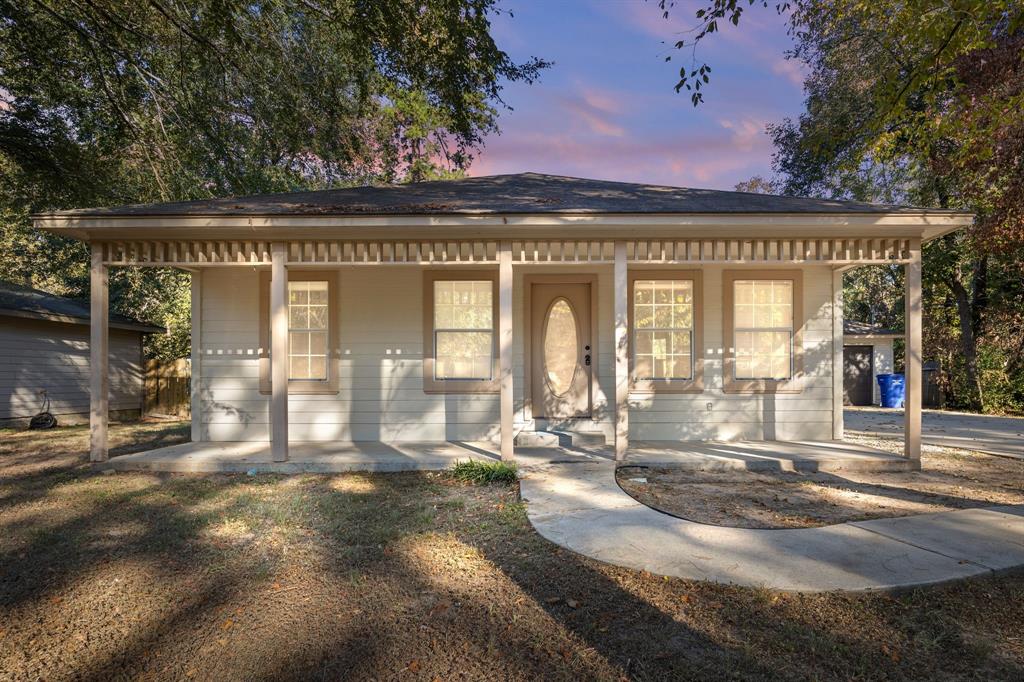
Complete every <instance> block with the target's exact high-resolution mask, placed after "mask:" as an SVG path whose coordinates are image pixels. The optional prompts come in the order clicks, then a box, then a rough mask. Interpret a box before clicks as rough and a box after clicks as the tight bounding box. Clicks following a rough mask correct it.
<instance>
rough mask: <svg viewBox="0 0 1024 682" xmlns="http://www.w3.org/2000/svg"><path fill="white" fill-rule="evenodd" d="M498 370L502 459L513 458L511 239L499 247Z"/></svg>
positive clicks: (508, 459)
mask: <svg viewBox="0 0 1024 682" xmlns="http://www.w3.org/2000/svg"><path fill="white" fill-rule="evenodd" d="M498 369H499V372H500V375H499V378H500V382H501V459H502V460H503V461H510V460H511V459H512V457H513V449H514V448H513V439H514V437H515V435H514V434H513V433H512V418H513V414H514V406H513V403H512V242H511V241H508V240H503V241H502V242H501V243H500V244H499V250H498Z"/></svg>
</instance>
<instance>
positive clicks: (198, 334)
mask: <svg viewBox="0 0 1024 682" xmlns="http://www.w3.org/2000/svg"><path fill="white" fill-rule="evenodd" d="M191 318H192V328H191V332H190V334H189V343H190V345H191V346H192V367H191V375H192V377H191V379H189V386H190V387H191V396H190V397H191V405H192V407H191V412H192V442H193V443H198V442H199V441H201V440H203V402H202V393H201V392H200V390H199V384H200V383H201V382H202V375H203V368H202V364H203V353H202V343H203V271H202V270H193V271H192V314H191Z"/></svg>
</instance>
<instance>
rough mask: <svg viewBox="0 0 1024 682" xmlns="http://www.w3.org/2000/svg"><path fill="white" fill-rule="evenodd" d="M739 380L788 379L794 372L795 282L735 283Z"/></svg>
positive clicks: (735, 342)
mask: <svg viewBox="0 0 1024 682" xmlns="http://www.w3.org/2000/svg"><path fill="white" fill-rule="evenodd" d="M733 324H734V331H733V346H734V357H735V374H736V378H737V379H772V380H782V379H789V378H791V377H792V374H793V339H794V335H793V282H792V281H791V280H737V281H735V282H734V283H733Z"/></svg>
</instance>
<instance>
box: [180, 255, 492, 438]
mask: <svg viewBox="0 0 1024 682" xmlns="http://www.w3.org/2000/svg"><path fill="white" fill-rule="evenodd" d="M339 277H340V279H339V287H338V300H337V301H336V303H335V304H336V305H338V306H340V308H339V318H340V320H341V329H340V335H339V341H340V344H341V346H340V349H339V351H340V358H341V360H340V362H339V386H338V388H339V390H338V393H337V394H336V395H293V396H290V397H289V400H288V405H289V409H288V413H289V414H288V421H289V437H290V439H291V440H295V441H301V440H321V441H323V440H338V441H377V440H383V441H402V440H406V441H409V440H486V439H491V438H494V437H495V436H496V434H497V426H496V424H497V421H498V398H497V396H496V395H447V396H446V395H432V394H426V393H424V392H423V308H422V296H423V292H422V286H423V274H422V271H420V270H418V269H413V268H408V269H407V268H380V269H371V268H368V269H358V270H355V269H347V270H342V271H341V272H340V275H339ZM257 286H258V282H257V275H256V273H255V272H246V273H243V274H237V273H232V272H231V271H229V270H223V271H222V270H212V269H211V270H207V271H206V272H205V273H204V280H203V332H202V333H203V346H202V351H203V361H202V369H201V372H202V379H201V380H200V387H201V396H202V417H201V418H202V420H203V434H204V438H207V439H211V440H265V439H267V438H268V437H269V426H268V424H269V421H270V419H269V400H268V396H265V395H261V394H260V392H259V361H258V357H259V349H258V340H259V334H258V331H259V330H258V329H257V321H258V316H259V297H258V293H259V292H258V290H257Z"/></svg>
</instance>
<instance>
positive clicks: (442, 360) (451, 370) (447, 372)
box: [434, 331, 493, 379]
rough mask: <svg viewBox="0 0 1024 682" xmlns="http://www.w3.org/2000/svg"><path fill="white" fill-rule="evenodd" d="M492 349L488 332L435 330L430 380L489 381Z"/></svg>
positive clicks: (491, 366)
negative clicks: (432, 371)
mask: <svg viewBox="0 0 1024 682" xmlns="http://www.w3.org/2000/svg"><path fill="white" fill-rule="evenodd" d="M492 348H493V343H492V333H491V332H489V331H486V332H480V331H439V332H437V333H436V337H435V350H436V358H435V362H434V377H435V378H437V379H490V378H491V374H492V369H493V362H492V357H493V356H492Z"/></svg>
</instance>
